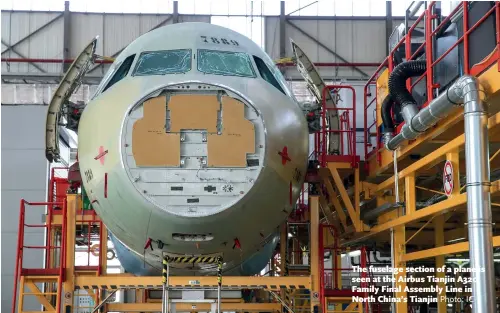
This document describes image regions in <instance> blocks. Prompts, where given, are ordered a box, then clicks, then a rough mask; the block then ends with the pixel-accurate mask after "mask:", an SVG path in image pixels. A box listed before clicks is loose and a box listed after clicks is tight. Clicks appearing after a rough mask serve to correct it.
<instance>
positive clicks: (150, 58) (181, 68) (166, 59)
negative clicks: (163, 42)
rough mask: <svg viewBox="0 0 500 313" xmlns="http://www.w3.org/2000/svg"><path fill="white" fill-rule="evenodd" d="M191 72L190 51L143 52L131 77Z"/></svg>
mask: <svg viewBox="0 0 500 313" xmlns="http://www.w3.org/2000/svg"><path fill="white" fill-rule="evenodd" d="M190 70H191V50H190V49H182V50H168V51H152V52H143V53H141V56H140V57H139V60H138V61H137V65H136V66H135V70H134V73H133V76H146V75H166V74H181V73H186V72H189V71H190Z"/></svg>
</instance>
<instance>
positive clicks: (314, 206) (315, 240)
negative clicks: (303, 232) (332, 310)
mask: <svg viewBox="0 0 500 313" xmlns="http://www.w3.org/2000/svg"><path fill="white" fill-rule="evenodd" d="M309 210H310V212H311V218H310V223H311V236H310V238H311V242H310V245H309V246H310V250H311V282H312V290H311V294H312V295H313V297H311V312H314V307H315V306H320V299H319V298H318V297H314V295H316V294H319V293H320V275H322V273H320V272H319V262H320V261H323V258H322V257H321V259H320V256H319V255H318V252H319V197H318V196H311V197H310V198H309ZM318 311H319V312H321V311H322V308H321V307H320V308H319V310H318Z"/></svg>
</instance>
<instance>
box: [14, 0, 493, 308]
mask: <svg viewBox="0 0 500 313" xmlns="http://www.w3.org/2000/svg"><path fill="white" fill-rule="evenodd" d="M435 5H436V3H435V2H431V3H430V4H429V5H428V7H427V8H426V9H425V10H424V12H423V13H422V15H420V16H419V17H418V18H417V20H416V21H415V24H413V25H412V26H411V27H410V28H409V30H408V32H406V34H405V36H404V37H403V38H402V39H401V40H400V41H399V43H397V45H396V46H395V47H394V48H393V50H392V51H391V52H390V54H389V56H388V57H387V59H386V60H385V61H384V62H383V63H382V64H381V65H380V66H379V68H378V69H377V71H376V72H375V73H374V74H373V76H372V77H371V78H370V79H369V81H368V82H367V84H366V86H365V90H364V103H365V106H364V121H363V122H364V127H363V131H364V134H365V136H364V137H365V142H364V145H365V151H364V153H365V160H364V161H361V160H360V157H359V155H358V151H357V150H356V129H357V128H356V127H357V122H356V105H355V104H356V100H355V99H356V93H355V90H354V89H353V88H352V87H349V86H345V85H332V86H327V87H326V88H325V89H324V90H323V91H322V92H323V95H324V94H325V93H326V92H331V93H336V92H339V90H340V89H349V90H350V91H351V92H352V93H353V104H352V106H346V107H337V108H328V107H326V104H325V103H323V105H322V113H321V118H322V121H323V123H322V125H323V127H322V129H321V130H320V131H318V132H316V133H315V135H314V141H315V151H314V152H313V154H312V155H311V160H310V167H309V172H308V174H307V175H306V183H305V186H304V188H303V191H302V193H301V196H300V197H299V201H298V203H297V205H296V207H295V211H294V212H293V214H292V215H291V216H290V218H289V220H288V222H287V223H285V224H283V225H281V228H280V229H281V234H280V239H281V240H280V246H279V248H278V250H277V251H276V252H275V256H273V258H271V260H270V262H269V267H268V271H267V272H266V273H265V274H264V275H262V276H253V277H233V276H231V277H223V278H222V277H179V276H168V279H166V280H162V277H149V276H142V277H135V276H131V275H129V274H107V273H106V266H107V253H108V251H107V244H106V243H107V237H108V236H107V231H106V227H105V226H104V225H103V224H102V222H101V220H100V219H99V217H98V216H97V215H96V213H95V212H94V211H93V210H85V209H84V205H83V200H82V195H81V194H79V193H78V192H76V191H74V190H73V191H71V190H72V189H71V188H70V184H69V182H68V180H67V179H55V178H54V175H53V173H52V177H51V183H50V185H49V200H48V201H46V202H38V203H29V202H26V201H24V200H22V201H21V206H20V222H19V241H18V248H17V263H16V264H17V265H16V266H17V267H16V274H15V277H14V284H15V287H14V288H15V289H14V291H15V292H14V296H13V307H12V313H15V312H16V311H17V312H18V313H23V312H26V311H24V310H23V299H24V297H26V296H35V297H36V298H37V299H38V300H39V302H40V304H41V305H43V307H44V309H45V311H48V312H60V311H61V309H62V310H64V312H67V313H71V312H73V309H74V308H73V306H74V301H73V298H74V296H75V292H77V291H79V290H85V291H87V293H88V294H89V296H91V297H92V298H93V300H94V303H96V304H97V305H96V307H95V308H94V311H96V310H97V309H100V308H102V310H103V311H104V312H108V311H110V312H117V311H118V312H162V311H163V312H167V311H169V305H168V303H169V301H168V300H165V298H167V299H168V296H167V297H163V299H164V301H163V303H162V301H161V299H160V300H159V299H152V298H150V297H149V296H148V295H149V291H151V290H162V289H165V290H166V291H165V293H164V295H168V291H169V290H173V289H175V288H177V289H178V290H183V289H195V290H200V289H207V288H208V289H213V290H217V289H220V290H254V291H263V292H264V294H266V295H267V296H263V294H262V293H260V294H259V295H258V296H256V301H254V300H245V299H243V298H242V299H225V298H224V297H222V298H220V299H219V300H218V301H216V302H214V303H190V302H181V303H175V311H178V312H207V311H214V312H215V311H218V312H220V311H223V312H227V311H242V312H285V311H288V312H297V313H298V312H325V313H326V312H328V313H334V312H387V309H388V308H387V307H383V305H381V304H376V303H368V302H356V301H353V299H355V297H361V298H367V297H369V296H370V295H372V294H370V293H369V292H355V291H352V288H351V287H352V286H351V285H344V284H343V274H345V273H346V272H349V271H352V268H351V267H347V268H345V267H343V266H342V261H341V255H342V254H344V253H346V251H349V250H351V251H352V250H359V251H360V264H359V266H360V268H368V267H370V266H371V265H372V264H371V263H372V258H371V253H372V252H374V251H377V250H384V249H385V250H387V249H389V251H390V254H391V256H392V262H393V263H392V264H391V266H392V267H400V268H405V267H406V266H409V265H411V264H416V262H421V261H422V260H430V264H431V265H432V267H434V268H440V267H442V266H444V265H445V263H446V257H448V256H457V255H460V254H461V255H464V253H466V252H467V251H468V250H469V243H468V241H467V238H468V234H467V228H466V225H465V224H466V221H467V220H466V218H467V213H466V210H465V208H466V205H467V190H466V188H465V187H466V185H465V184H464V183H463V182H462V181H461V178H463V176H464V175H463V173H464V172H465V161H464V158H465V157H464V154H463V153H462V150H463V149H464V145H465V134H464V126H463V125H462V124H461V123H459V122H460V121H462V120H463V113H462V112H460V111H458V110H457V111H454V112H452V113H451V114H450V115H449V116H447V117H446V118H444V119H442V120H441V121H439V122H438V123H437V124H436V125H435V126H434V127H433V128H431V129H430V130H428V131H427V132H425V133H424V134H422V135H421V136H420V137H419V138H417V139H415V140H412V141H410V142H406V143H405V144H404V145H403V146H401V147H400V148H399V149H398V150H396V152H394V154H393V153H392V152H390V151H386V150H385V149H384V147H383V144H382V134H381V132H380V125H381V124H382V121H381V115H380V110H381V105H382V101H383V100H384V98H385V96H386V95H387V94H388V83H387V81H388V78H389V75H390V73H391V72H392V71H393V69H394V63H393V60H394V54H395V53H396V50H397V49H398V48H399V47H401V46H405V47H406V50H405V53H406V55H405V57H406V60H412V59H413V58H414V57H415V56H416V55H417V52H418V51H425V53H426V55H428V56H433V55H434V53H433V45H432V42H433V39H434V36H435V35H436V34H437V33H438V31H439V29H440V28H441V27H444V26H443V25H444V24H445V23H446V22H448V21H449V20H450V19H452V18H453V17H454V16H455V15H457V14H462V15H463V21H464V22H463V35H462V36H461V37H460V38H459V39H458V41H457V43H456V44H454V45H453V46H452V47H451V48H450V49H448V51H446V52H444V53H442V54H441V56H440V57H439V58H436V59H435V60H433V59H432V58H427V60H426V61H427V71H426V73H425V74H423V75H422V76H421V77H420V78H418V79H417V80H415V81H413V82H412V83H410V82H409V83H408V88H409V89H411V88H413V87H414V86H415V85H417V84H418V83H419V82H420V81H422V80H424V79H425V87H426V90H427V93H426V96H427V99H426V102H425V104H424V105H423V107H425V106H426V105H427V104H429V103H430V102H431V101H432V100H433V99H435V98H436V96H437V95H436V93H437V92H436V90H437V88H439V86H437V85H436V84H435V83H433V82H434V79H435V76H434V75H433V71H435V66H436V65H437V64H438V63H439V61H440V60H442V59H443V58H445V56H446V55H447V54H448V53H450V51H451V50H453V49H454V48H457V47H458V46H459V45H460V44H461V43H463V51H464V53H463V59H464V62H463V63H464V66H463V75H471V76H474V77H476V78H477V79H478V81H479V82H480V84H481V85H482V86H483V87H484V89H485V93H486V96H487V98H486V99H487V103H488V105H489V112H490V116H489V118H488V124H487V129H488V131H489V133H490V137H489V138H490V141H489V145H490V150H491V153H490V158H489V161H490V164H489V166H490V168H491V170H492V173H494V172H496V170H497V169H500V163H499V160H500V158H498V155H499V154H500V141H499V140H498V138H499V137H498V136H499V135H500V98H499V95H500V63H499V57H500V3H499V2H495V4H494V5H493V6H492V7H491V9H490V10H489V11H488V12H487V13H486V14H485V15H484V16H483V17H482V18H480V19H478V20H477V21H475V23H474V24H472V25H471V23H470V22H469V20H468V12H469V3H468V2H464V3H463V4H462V5H460V6H458V7H457V8H456V9H455V10H453V12H452V13H451V14H450V15H449V16H448V17H446V18H445V19H443V20H442V21H441V22H440V23H434V22H435V19H436V14H435ZM490 16H491V17H493V16H494V17H495V18H494V25H495V29H496V34H497V37H496V47H495V49H494V50H493V51H491V53H490V54H489V55H488V56H487V57H486V58H485V59H484V60H483V61H482V62H481V63H478V64H469V61H468V60H469V46H468V42H469V36H470V35H471V33H472V32H473V31H474V30H475V29H477V28H478V27H479V26H481V25H482V23H484V22H485V21H486V19H488V18H489V17H490ZM420 23H424V24H425V26H426V27H425V41H424V42H423V43H422V44H421V45H420V47H418V48H417V51H414V50H412V48H411V44H412V35H413V34H414V31H415V29H416V27H417V25H419V24H420ZM323 99H325V97H323ZM329 110H336V111H337V113H338V115H339V116H340V117H341V123H340V129H339V130H330V129H328V127H327V125H326V116H327V112H328V111H329ZM372 113H375V116H376V118H375V120H374V122H373V124H372V125H368V116H371V114H372ZM402 127H403V123H402V124H400V125H399V126H398V129H397V132H399V131H401V128H402ZM332 132H337V133H339V134H340V137H339V138H340V139H341V144H340V147H341V149H340V151H339V152H338V154H335V155H332V154H330V153H329V152H328V151H329V149H328V140H329V139H328V138H329V134H330V133H332ZM445 161H447V163H449V164H451V166H452V168H453V178H452V184H453V186H454V188H452V190H451V191H450V192H448V193H445V192H443V191H441V190H442V189H443V183H442V181H441V182H438V183H436V180H438V181H439V178H440V177H441V175H442V172H443V164H444V163H445ZM461 173H462V174H461ZM493 176H494V175H492V177H493ZM436 177H437V179H436ZM497 179H498V177H497V178H496V179H495V178H491V180H492V181H491V186H490V194H491V199H492V205H493V207H494V210H496V207H498V206H500V204H498V203H500V201H499V199H500V180H497ZM68 190H70V191H69V192H68ZM436 194H437V195H438V197H436ZM398 199H399V201H398ZM429 199H431V200H432V201H430V200H429ZM35 205H36V206H46V207H47V214H46V222H45V224H43V225H29V224H28V225H27V224H26V221H25V220H24V212H25V210H26V208H27V206H35ZM493 217H494V220H493V222H494V223H495V222H499V223H497V225H500V219H498V217H496V216H493ZM26 227H43V228H45V229H46V232H47V243H46V245H45V246H29V245H25V243H24V236H23V234H24V229H25V228H26ZM292 229H293V231H291V230H292ZM299 229H301V230H300V231H299ZM290 233H291V236H290V235H289V234H290ZM493 234H494V236H493V238H492V241H493V246H494V247H499V246H500V230H498V228H497V226H494V227H493ZM78 236H81V237H82V238H84V237H85V236H86V238H87V239H86V243H87V245H88V247H87V250H88V253H89V254H90V253H94V254H96V255H98V256H99V262H98V264H97V265H91V264H90V262H89V264H88V265H87V266H75V246H76V241H77V237H78ZM92 238H94V241H95V240H98V241H99V248H98V249H96V247H94V246H92V245H91V242H92V240H91V239H92ZM387 247H390V248H387ZM486 248H488V247H486ZM26 249H43V250H44V251H45V252H46V253H45V255H46V259H45V264H46V265H45V267H44V268H39V269H27V268H23V252H24V251H25V250H26ZM97 250H98V251H97ZM304 256H307V257H304ZM326 256H328V259H329V260H331V262H332V265H331V266H326V262H325V259H326ZM375 258H376V256H375ZM167 263H168V262H167ZM167 273H168V270H167ZM359 276H360V278H362V279H364V280H365V281H362V282H361V285H360V286H361V287H362V288H363V287H364V288H369V287H370V286H372V285H373V279H371V280H370V279H369V278H370V277H373V274H372V273H370V272H361V273H360V275H359ZM444 276H445V273H436V277H438V278H439V277H440V278H443V277H444ZM406 277H407V273H406V272H405V271H402V272H398V273H395V274H394V278H395V279H396V282H395V286H394V287H395V288H396V289H397V288H399V287H403V288H402V289H401V290H402V291H396V292H395V293H394V297H408V296H410V294H408V293H407V292H405V291H404V287H405V286H406V285H407V283H406V282H400V278H406ZM370 281H371V282H370ZM18 283H19V286H18ZM40 284H42V285H43V288H39V287H38V286H39V285H40ZM437 284H438V286H440V287H444V286H445V284H444V283H441V282H439V283H437ZM18 287H19V292H17V289H18ZM27 289H29V291H28V290H27ZM116 290H129V291H130V290H132V291H133V292H134V294H135V302H133V303H132V302H130V303H107V300H108V299H109V297H110V295H112V294H113V293H114V292H115V291H116ZM219 294H220V293H219ZM443 295H444V296H446V293H445V294H440V295H436V296H443ZM455 296H456V297H460V298H467V297H469V296H470V292H463V293H461V294H455ZM494 297H496V295H494ZM438 299H439V301H437V312H438V313H445V312H447V306H448V305H449V304H451V305H452V306H453V309H454V310H455V311H456V312H461V311H460V310H463V309H464V307H463V304H460V303H449V302H447V301H446V299H443V298H442V297H438ZM214 304H216V306H218V307H219V308H220V310H219V309H218V310H215V309H214ZM417 307H418V306H417V304H416V303H412V302H411V301H409V302H397V303H395V304H394V311H395V312H398V313H402V312H413V311H414V310H415V309H416V308H417Z"/></svg>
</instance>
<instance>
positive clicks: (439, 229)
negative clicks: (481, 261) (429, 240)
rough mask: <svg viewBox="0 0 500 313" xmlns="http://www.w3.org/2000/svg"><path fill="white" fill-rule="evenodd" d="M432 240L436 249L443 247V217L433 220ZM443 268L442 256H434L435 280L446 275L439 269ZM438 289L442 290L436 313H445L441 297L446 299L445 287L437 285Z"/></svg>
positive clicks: (438, 295) (442, 284)
mask: <svg viewBox="0 0 500 313" xmlns="http://www.w3.org/2000/svg"><path fill="white" fill-rule="evenodd" d="M434 240H435V246H436V248H439V247H442V246H444V215H440V216H436V218H435V219H434ZM443 266H444V256H442V255H440V256H436V270H435V272H434V273H436V278H439V279H443V278H444V277H445V276H446V275H445V274H446V272H445V271H440V270H439V269H440V268H442V267H443ZM437 285H438V287H440V288H442V289H441V293H439V292H438V293H437V295H436V296H437V299H438V301H437V309H438V311H437V313H446V310H447V307H446V301H443V298H442V297H443V296H444V297H446V291H445V287H446V284H445V283H444V280H443V282H438V283H437Z"/></svg>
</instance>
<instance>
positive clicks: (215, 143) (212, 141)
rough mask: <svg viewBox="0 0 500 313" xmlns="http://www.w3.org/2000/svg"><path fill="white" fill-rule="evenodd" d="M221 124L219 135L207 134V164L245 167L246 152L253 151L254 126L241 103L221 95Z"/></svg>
mask: <svg viewBox="0 0 500 313" xmlns="http://www.w3.org/2000/svg"><path fill="white" fill-rule="evenodd" d="M222 125H223V129H222V134H221V135H217V134H209V135H208V166H209V167H246V166H247V158H246V157H247V153H255V128H254V125H253V123H252V122H250V121H249V120H246V119H245V107H244V105H243V103H241V102H239V101H237V100H235V99H233V98H230V97H222Z"/></svg>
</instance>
